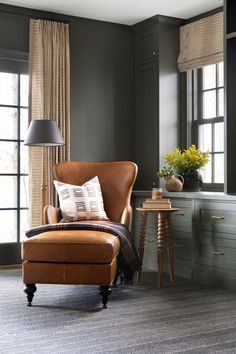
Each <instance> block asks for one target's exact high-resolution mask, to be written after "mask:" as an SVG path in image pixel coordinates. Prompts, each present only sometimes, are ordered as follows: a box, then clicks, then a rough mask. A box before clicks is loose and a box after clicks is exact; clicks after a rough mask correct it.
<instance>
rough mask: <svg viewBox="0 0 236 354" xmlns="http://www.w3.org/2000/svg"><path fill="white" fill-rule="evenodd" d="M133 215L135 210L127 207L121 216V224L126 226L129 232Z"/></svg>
mask: <svg viewBox="0 0 236 354" xmlns="http://www.w3.org/2000/svg"><path fill="white" fill-rule="evenodd" d="M132 214H133V210H132V208H131V206H127V207H125V209H124V210H123V213H122V215H121V220H120V222H121V224H125V225H126V226H127V228H128V230H129V231H131V225H132Z"/></svg>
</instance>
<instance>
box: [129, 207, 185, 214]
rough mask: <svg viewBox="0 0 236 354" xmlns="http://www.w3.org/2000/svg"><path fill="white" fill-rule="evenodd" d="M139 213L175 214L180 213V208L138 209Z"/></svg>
mask: <svg viewBox="0 0 236 354" xmlns="http://www.w3.org/2000/svg"><path fill="white" fill-rule="evenodd" d="M136 210H137V211H140V212H146V213H147V212H149V211H157V212H162V211H163V212H165V213H166V212H169V213H173V212H175V211H178V210H179V209H178V208H166V209H164V208H136Z"/></svg>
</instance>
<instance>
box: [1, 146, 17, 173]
mask: <svg viewBox="0 0 236 354" xmlns="http://www.w3.org/2000/svg"><path fill="white" fill-rule="evenodd" d="M16 172H17V143H14V142H6V141H0V173H16Z"/></svg>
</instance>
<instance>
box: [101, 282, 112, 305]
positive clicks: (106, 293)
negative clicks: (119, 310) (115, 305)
mask: <svg viewBox="0 0 236 354" xmlns="http://www.w3.org/2000/svg"><path fill="white" fill-rule="evenodd" d="M110 293H111V287H110V286H105V285H101V286H99V294H100V295H101V296H102V304H103V308H104V309H106V308H107V301H108V296H109V295H110Z"/></svg>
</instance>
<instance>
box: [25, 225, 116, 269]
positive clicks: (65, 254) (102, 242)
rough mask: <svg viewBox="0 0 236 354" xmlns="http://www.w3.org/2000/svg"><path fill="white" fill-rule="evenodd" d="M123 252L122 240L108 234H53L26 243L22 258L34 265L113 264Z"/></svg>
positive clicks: (58, 232)
mask: <svg viewBox="0 0 236 354" xmlns="http://www.w3.org/2000/svg"><path fill="white" fill-rule="evenodd" d="M119 249H120V241H119V239H118V238H117V237H116V236H114V235H111V234H109V233H107V232H101V231H91V230H62V231H49V232H43V233H41V234H39V235H37V236H34V237H31V238H30V239H28V240H26V241H24V242H23V251H22V257H23V260H24V261H26V260H28V261H34V262H38V261H40V262H64V263H67V262H68V263H78V262H81V263H110V262H111V261H112V260H113V259H114V258H115V257H116V255H117V254H118V252H119Z"/></svg>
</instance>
